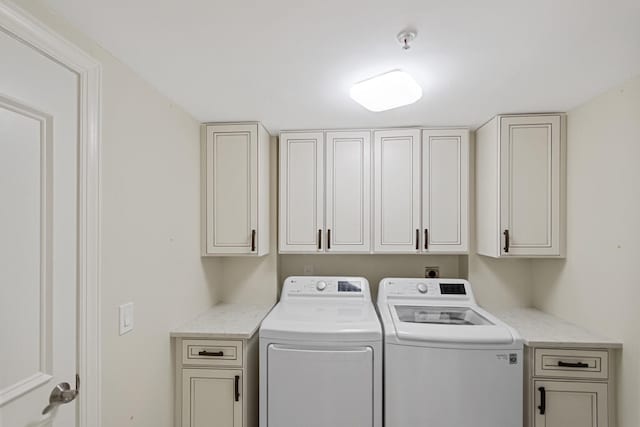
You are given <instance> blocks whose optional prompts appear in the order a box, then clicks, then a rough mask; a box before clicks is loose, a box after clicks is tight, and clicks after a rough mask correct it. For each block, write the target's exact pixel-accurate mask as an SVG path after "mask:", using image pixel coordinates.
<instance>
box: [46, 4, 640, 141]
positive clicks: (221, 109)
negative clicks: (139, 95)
mask: <svg viewBox="0 0 640 427" xmlns="http://www.w3.org/2000/svg"><path fill="white" fill-rule="evenodd" d="M44 1H45V3H46V4H47V5H48V6H49V7H50V8H52V9H53V10H54V11H55V12H57V13H59V14H61V15H62V16H64V17H65V18H66V19H67V20H68V21H70V22H71V23H72V24H73V25H75V26H76V27H78V28H79V29H80V30H81V31H83V32H84V33H86V34H88V35H89V36H90V37H92V38H93V39H94V40H96V41H97V42H98V43H99V44H101V45H102V46H103V47H105V48H106V49H107V50H109V51H110V52H111V53H113V54H114V55H115V56H116V57H118V58H119V59H120V60H122V61H123V62H124V63H126V64H128V65H129V66H131V67H132V68H133V69H134V70H135V71H136V72H138V73H139V74H140V75H141V76H142V77H143V78H145V79H146V80H148V81H149V82H150V83H151V84H152V85H154V86H155V87H156V88H158V89H159V90H160V91H161V92H162V93H164V94H165V95H167V96H168V97H169V98H170V99H172V100H173V101H174V102H176V103H177V104H179V105H181V106H182V107H184V108H185V109H186V110H187V111H189V112H190V113H191V114H192V115H194V116H195V117H196V118H197V119H199V120H201V121H236V120H260V121H262V122H263V123H264V124H265V125H266V126H267V128H268V129H269V130H270V131H271V132H272V133H275V132H277V131H279V130H281V129H310V128H342V127H374V126H375V127H381V126H402V125H411V124H416V125H417V124H421V125H434V126H435V125H449V126H452V125H465V126H472V127H473V126H477V125H479V124H481V123H483V122H484V121H486V120H487V119H489V118H490V117H491V116H492V115H494V114H496V113H515V112H536V111H565V110H569V109H571V108H573V107H575V106H577V105H579V104H581V103H582V102H584V101H586V100H588V99H589V98H591V97H592V96H594V95H597V94H598V93H600V92H602V91H604V90H605V89H607V88H609V87H611V86H613V85H615V84H617V83H620V82H622V81H624V80H626V79H628V78H631V77H634V76H636V75H638V74H640V1H639V0H609V1H603V0H536V1H527V0H484V1H478V0H466V1H464V0H447V1H441V0H438V1H436V0H406V1H398V0H396V1H392V0H321V1H306V0H246V1H245V0H226V1H222V0H217V1H216V0H44ZM406 27H413V28H415V29H417V30H418V37H417V39H416V40H415V42H414V44H413V47H412V48H411V49H410V50H409V51H403V50H402V49H400V47H399V45H398V43H397V42H396V40H395V36H396V34H397V33H398V32H399V31H400V30H402V29H404V28H406ZM396 68H399V69H403V70H405V71H407V72H409V73H410V74H412V75H413V76H414V78H415V79H416V80H417V81H418V82H419V83H420V84H421V85H422V87H423V89H424V96H423V98H422V99H421V100H420V101H418V102H417V103H416V104H413V105H410V106H407V107H402V108H398V109H396V110H392V111H387V112H382V113H372V112H369V111H367V110H365V109H364V108H363V107H361V106H360V105H358V104H356V103H355V102H353V101H352V100H351V99H350V98H349V88H350V86H351V85H352V84H353V83H355V82H358V81H360V80H363V79H365V78H368V77H370V76H373V75H376V74H379V73H382V72H385V71H389V70H392V69H396Z"/></svg>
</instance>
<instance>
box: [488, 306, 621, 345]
mask: <svg viewBox="0 0 640 427" xmlns="http://www.w3.org/2000/svg"><path fill="white" fill-rule="evenodd" d="M492 313H493V314H494V315H495V316H496V317H498V318H499V319H501V320H503V321H504V322H505V323H507V324H508V325H510V326H511V327H513V328H514V329H516V330H517V331H518V332H519V333H520V335H521V336H522V338H523V340H524V343H525V345H528V346H531V347H534V346H535V347H592V348H622V343H621V342H619V341H616V340H612V339H609V338H605V337H602V336H599V335H596V334H593V333H591V332H589V331H587V330H586V329H584V328H581V327H580V326H577V325H574V324H573V323H570V322H567V321H566V320H563V319H560V318H558V317H555V316H553V315H551V314H548V313H545V312H543V311H540V310H536V309H534V308H511V309H505V310H493V311H492Z"/></svg>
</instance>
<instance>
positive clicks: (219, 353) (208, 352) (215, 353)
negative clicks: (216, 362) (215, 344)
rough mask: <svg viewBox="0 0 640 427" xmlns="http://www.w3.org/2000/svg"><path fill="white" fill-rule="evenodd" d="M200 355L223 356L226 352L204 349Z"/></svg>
mask: <svg viewBox="0 0 640 427" xmlns="http://www.w3.org/2000/svg"><path fill="white" fill-rule="evenodd" d="M198 356H210V357H222V356H224V353H223V352H221V351H206V350H202V351H199V352H198Z"/></svg>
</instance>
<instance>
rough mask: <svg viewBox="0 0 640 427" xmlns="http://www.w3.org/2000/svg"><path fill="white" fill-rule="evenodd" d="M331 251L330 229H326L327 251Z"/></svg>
mask: <svg viewBox="0 0 640 427" xmlns="http://www.w3.org/2000/svg"><path fill="white" fill-rule="evenodd" d="M329 249H331V229H330V228H327V250H329Z"/></svg>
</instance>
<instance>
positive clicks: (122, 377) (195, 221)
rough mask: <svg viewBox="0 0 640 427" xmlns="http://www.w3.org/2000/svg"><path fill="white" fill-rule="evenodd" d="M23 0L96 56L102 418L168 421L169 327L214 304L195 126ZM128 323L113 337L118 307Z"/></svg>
mask: <svg viewBox="0 0 640 427" xmlns="http://www.w3.org/2000/svg"><path fill="white" fill-rule="evenodd" d="M19 4H20V5H22V6H23V7H25V8H27V9H28V10H29V11H30V12H31V13H33V14H34V15H36V16H37V17H38V18H40V19H41V20H43V21H44V22H45V23H46V24H48V25H49V26H51V27H52V28H53V29H54V30H56V31H57V32H58V33H60V34H62V35H63V36H64V37H66V38H68V39H69V40H71V41H72V42H74V43H75V44H77V45H78V46H80V47H81V48H83V49H84V50H86V51H87V52H89V53H90V54H91V55H92V56H93V57H95V58H96V59H97V60H98V61H100V62H101V63H102V67H103V69H102V72H103V76H102V77H103V86H102V88H103V91H102V93H103V99H102V118H103V122H102V246H101V251H102V276H101V278H102V281H101V313H102V353H101V356H102V369H103V370H102V419H103V426H105V427H116V426H125V425H136V426H154V427H170V426H172V425H173V415H172V414H173V384H172V363H173V362H172V355H171V347H170V343H169V330H170V329H171V328H173V327H175V326H177V325H179V324H180V323H182V322H184V321H186V320H188V319H189V318H191V317H193V316H194V314H196V313H199V312H201V311H203V310H206V309H207V308H208V307H210V306H211V305H212V304H213V303H215V302H216V300H217V296H216V291H215V289H216V286H217V282H218V277H219V276H220V262H219V261H218V260H215V259H213V260H209V259H207V260H201V258H200V256H199V253H200V248H199V233H200V230H199V229H200V226H199V224H200V222H199V212H200V210H199V206H200V196H199V188H200V183H199V165H200V162H199V158H200V151H199V124H198V122H196V121H195V120H194V119H193V118H192V117H191V116H189V115H188V114H186V113H185V112H184V111H182V110H181V109H180V108H178V107H177V106H175V105H174V104H172V103H171V102H170V101H169V100H168V99H166V98H165V97H163V96H162V95H160V94H159V93H158V92H157V91H156V90H154V89H153V88H152V87H150V86H149V85H148V84H147V83H146V82H145V81H143V80H142V79H140V78H139V77H138V76H137V75H136V74H134V73H133V72H132V71H131V70H130V69H129V68H128V67H127V66H125V65H123V64H122V63H120V62H119V61H118V60H117V59H115V58H114V57H112V56H111V55H110V54H108V53H107V52H106V51H104V50H103V49H101V48H100V47H99V46H97V45H96V44H95V43H93V42H91V41H90V40H88V39H87V38H86V37H84V36H83V35H81V34H79V33H77V32H76V31H74V30H73V29H71V28H70V27H69V26H67V25H66V24H65V23H63V22H62V21H60V20H59V19H58V18H57V17H56V16H53V15H50V14H49V13H48V12H47V11H46V10H45V9H44V8H43V7H42V6H41V5H40V2H38V1H20V2H19ZM128 301H133V302H134V304H135V315H134V317H135V329H134V330H133V331H132V332H130V333H128V334H126V335H123V336H119V335H118V305H120V304H122V303H125V302H128Z"/></svg>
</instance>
